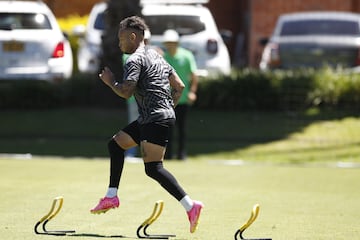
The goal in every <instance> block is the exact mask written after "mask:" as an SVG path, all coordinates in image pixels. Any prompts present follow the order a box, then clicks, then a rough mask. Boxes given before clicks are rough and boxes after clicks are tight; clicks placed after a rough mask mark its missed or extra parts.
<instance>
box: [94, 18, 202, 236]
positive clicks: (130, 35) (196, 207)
mask: <svg viewBox="0 0 360 240" xmlns="http://www.w3.org/2000/svg"><path fill="white" fill-rule="evenodd" d="M147 28H148V27H147V25H146V24H145V22H144V20H143V19H142V18H140V17H137V16H132V17H128V18H125V19H124V20H122V21H121V22H120V25H119V33H118V38H119V47H120V49H121V51H122V52H123V53H127V54H131V55H130V56H129V58H128V59H127V61H126V63H125V65H124V78H123V81H121V82H118V81H116V79H114V76H113V74H112V72H111V70H110V69H109V68H107V67H105V69H104V70H103V71H102V72H101V74H99V77H100V78H101V80H102V81H103V82H104V83H105V84H106V85H108V86H109V87H110V88H111V89H112V90H113V91H114V92H115V93H116V94H117V95H119V96H120V97H123V98H126V99H127V98H129V97H130V96H132V95H133V94H134V96H135V99H136V102H137V105H138V109H139V115H140V116H139V118H138V119H137V120H136V121H134V122H132V123H130V124H129V125H128V126H126V127H125V128H123V129H122V130H120V131H119V132H118V133H116V134H115V135H114V136H113V137H112V139H111V140H110V141H109V142H108V149H109V153H110V183H109V188H108V191H107V193H106V195H105V197H104V198H102V199H100V202H99V203H98V205H97V206H96V207H95V208H93V209H91V213H95V214H96V213H105V212H106V211H108V210H109V209H111V208H117V207H118V206H119V205H120V203H119V198H118V196H117V191H118V187H119V183H120V178H121V173H122V170H123V165H124V151H125V150H127V149H129V148H131V147H134V146H136V145H140V149H141V153H142V157H143V161H144V165H145V173H146V175H148V176H149V177H151V178H153V179H154V180H156V181H157V182H158V183H159V184H160V185H161V186H162V187H163V188H165V190H166V191H168V192H169V193H170V194H171V195H172V196H173V197H175V198H176V199H177V200H178V201H179V202H180V203H181V205H182V206H183V207H184V208H185V210H186V212H187V215H188V219H189V221H190V232H191V233H193V232H195V230H196V228H197V224H198V220H199V217H200V212H201V209H202V207H203V204H202V203H201V202H199V201H193V200H192V199H191V198H190V197H189V196H188V195H187V194H186V193H185V191H184V190H183V188H182V187H181V186H180V185H179V183H178V182H177V181H176V179H175V177H174V176H173V175H172V174H171V173H170V172H168V171H167V170H166V169H165V168H164V167H163V159H164V154H165V149H166V144H167V142H168V135H169V133H168V131H169V127H170V126H172V125H173V124H174V123H175V112H174V107H175V106H176V104H177V102H178V100H179V98H180V96H181V93H182V90H183V88H184V84H183V82H182V81H181V79H180V78H179V77H178V75H177V74H176V72H175V70H174V69H173V68H172V67H171V66H170V65H169V64H168V63H167V62H166V61H165V60H164V59H163V57H162V56H161V55H159V53H158V52H157V51H156V50H154V49H151V48H146V47H145V44H144V31H145V29H147Z"/></svg>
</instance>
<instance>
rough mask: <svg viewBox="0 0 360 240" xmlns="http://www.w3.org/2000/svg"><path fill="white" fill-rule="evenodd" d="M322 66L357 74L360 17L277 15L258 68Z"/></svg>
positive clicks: (349, 15)
mask: <svg viewBox="0 0 360 240" xmlns="http://www.w3.org/2000/svg"><path fill="white" fill-rule="evenodd" d="M325 65H326V66H330V67H334V68H335V67H339V66H341V67H343V68H349V69H352V70H356V71H358V70H360V68H359V66H360V15H359V14H354V13H347V12H302V13H292V14H285V15H281V16H280V17H279V19H278V21H277V24H276V27H275V29H274V32H273V35H272V37H271V38H270V40H269V41H268V43H267V44H266V46H265V48H264V51H263V54H262V59H261V63H260V68H261V69H263V70H265V69H294V68H301V67H311V68H320V67H323V66H325Z"/></svg>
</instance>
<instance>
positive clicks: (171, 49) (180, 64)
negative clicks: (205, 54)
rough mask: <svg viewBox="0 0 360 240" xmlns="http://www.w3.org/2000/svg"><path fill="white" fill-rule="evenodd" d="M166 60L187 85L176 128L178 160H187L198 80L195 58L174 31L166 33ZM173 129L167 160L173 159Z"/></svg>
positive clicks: (182, 96) (181, 99) (180, 103)
mask: <svg viewBox="0 0 360 240" xmlns="http://www.w3.org/2000/svg"><path fill="white" fill-rule="evenodd" d="M163 41H164V46H165V49H166V50H165V53H164V58H165V60H166V61H167V62H168V63H169V64H170V65H171V66H172V67H173V68H174V69H175V70H176V72H177V73H178V75H179V77H180V79H181V80H182V81H183V83H184V84H185V89H184V91H183V93H182V95H181V97H180V100H179V103H178V105H177V106H176V108H175V113H176V124H175V125H176V126H177V130H178V139H177V140H178V141H177V142H178V151H177V159H180V160H185V159H186V132H187V131H186V128H187V126H186V120H187V115H188V111H189V107H190V105H191V104H193V103H194V102H195V100H196V91H197V87H198V78H197V76H196V74H195V72H196V70H197V66H196V62H195V57H194V55H193V54H192V52H190V51H189V50H187V49H185V48H182V47H180V46H179V34H178V33H177V32H176V31H175V30H172V29H169V30H166V31H165V33H164V40H163ZM173 132H174V131H173V127H171V128H170V135H169V143H168V147H167V149H166V154H165V159H171V158H172V157H173V152H172V151H173V143H172V142H173V135H174V133H173Z"/></svg>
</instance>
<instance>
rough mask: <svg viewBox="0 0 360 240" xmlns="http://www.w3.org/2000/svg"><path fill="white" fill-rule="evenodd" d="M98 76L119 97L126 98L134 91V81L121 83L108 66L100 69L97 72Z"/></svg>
mask: <svg viewBox="0 0 360 240" xmlns="http://www.w3.org/2000/svg"><path fill="white" fill-rule="evenodd" d="M99 77H100V79H101V80H102V81H103V82H104V83H105V84H106V85H108V86H109V87H110V88H111V89H112V90H113V91H114V92H115V93H116V94H117V95H119V96H120V97H123V98H126V99H128V98H129V97H131V96H132V95H133V93H134V91H135V88H136V82H135V81H123V82H122V83H119V82H117V81H116V80H115V78H114V74H113V73H112V72H111V70H110V69H109V68H108V67H105V68H104V70H102V72H101V73H100V74H99Z"/></svg>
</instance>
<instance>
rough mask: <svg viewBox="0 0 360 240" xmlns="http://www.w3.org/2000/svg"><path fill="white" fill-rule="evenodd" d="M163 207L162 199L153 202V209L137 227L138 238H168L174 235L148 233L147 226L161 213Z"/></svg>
mask: <svg viewBox="0 0 360 240" xmlns="http://www.w3.org/2000/svg"><path fill="white" fill-rule="evenodd" d="M163 208H164V201H163V200H158V201H156V202H155V205H154V209H153V211H152V213H151V215H150V217H148V218H147V219H146V220H145V221H144V222H143V223H142V224H141V225H140V226H139V227H138V229H137V231H136V234H137V236H138V238H147V239H169V238H170V237H176V235H172V234H148V233H147V228H148V227H149V226H150V225H151V224H153V223H154V222H155V221H156V220H157V219H158V218H159V216H160V215H161V213H162V210H163Z"/></svg>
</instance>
